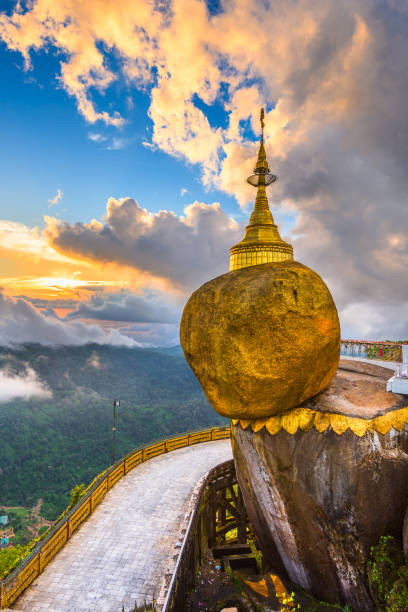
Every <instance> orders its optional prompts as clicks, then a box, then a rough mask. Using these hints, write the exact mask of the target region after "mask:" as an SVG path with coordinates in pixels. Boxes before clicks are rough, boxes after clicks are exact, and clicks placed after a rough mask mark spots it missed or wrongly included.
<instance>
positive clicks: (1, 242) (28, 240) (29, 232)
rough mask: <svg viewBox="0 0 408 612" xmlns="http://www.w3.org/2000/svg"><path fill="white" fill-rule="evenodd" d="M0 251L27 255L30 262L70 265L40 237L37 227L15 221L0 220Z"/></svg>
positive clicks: (68, 261) (66, 259)
mask: <svg viewBox="0 0 408 612" xmlns="http://www.w3.org/2000/svg"><path fill="white" fill-rule="evenodd" d="M0 249H2V250H4V251H12V252H13V253H17V254H18V253H21V254H29V255H30V259H31V261H33V259H34V260H39V259H44V260H48V261H53V262H60V263H65V264H66V263H72V261H71V260H70V259H69V258H67V257H65V256H63V255H61V254H60V253H58V252H57V251H56V250H55V249H53V248H52V247H51V246H50V245H49V244H48V242H46V241H45V240H44V239H43V238H42V237H41V235H40V233H39V230H38V228H37V227H33V228H31V227H27V226H26V225H24V224H23V223H17V222H15V221H1V220H0Z"/></svg>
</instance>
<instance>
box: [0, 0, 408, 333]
mask: <svg viewBox="0 0 408 612" xmlns="http://www.w3.org/2000/svg"><path fill="white" fill-rule="evenodd" d="M0 36H1V37H2V39H3V40H4V41H5V43H6V44H7V45H8V47H9V48H10V49H14V50H17V51H19V52H20V53H21V54H22V56H23V57H24V60H25V64H26V66H27V67H30V65H31V61H32V59H31V56H33V53H32V51H33V50H35V51H37V50H39V49H48V48H54V49H56V50H57V51H58V52H59V53H60V56H59V57H60V64H61V72H60V75H59V82H60V84H61V86H62V87H64V88H65V90H66V91H67V92H68V93H69V94H70V95H72V96H74V98H75V100H76V102H77V105H78V110H79V112H80V113H81V114H82V115H83V116H84V117H85V119H86V120H87V121H89V122H91V123H94V122H96V121H98V120H100V121H102V122H105V123H106V124H108V125H113V126H118V127H120V126H121V125H123V124H124V122H125V120H126V117H122V116H120V115H119V114H118V113H117V112H115V111H110V110H109V111H107V110H99V109H97V108H96V107H95V104H94V102H93V99H94V98H93V93H94V92H98V93H103V92H105V91H107V89H108V88H109V87H110V86H111V85H112V84H113V83H114V81H115V80H116V79H119V78H121V79H122V80H123V79H125V80H126V81H127V83H129V86H133V87H138V88H140V89H144V90H146V91H148V92H149V93H150V96H151V103H150V109H149V115H150V118H151V120H152V121H153V134H152V141H151V142H150V143H147V145H150V146H152V147H159V148H160V149H161V150H163V151H165V152H167V153H169V154H171V155H174V156H176V157H179V158H182V159H186V160H187V161H188V162H190V163H194V164H199V165H200V166H201V169H202V179H203V181H204V183H205V184H207V185H216V186H217V187H219V188H220V189H223V190H224V191H225V192H226V193H228V194H234V195H235V196H236V198H237V200H238V202H239V203H240V205H242V206H244V205H245V204H246V203H247V202H248V200H249V199H251V198H252V197H253V192H252V190H251V188H250V187H249V186H247V187H246V186H245V185H244V184H243V182H242V179H243V177H245V176H246V175H247V174H248V168H250V167H251V165H252V164H253V161H254V156H255V153H256V144H255V143H254V142H253V133H252V130H254V129H257V116H258V109H259V106H260V105H261V104H265V103H266V102H269V105H268V104H267V105H266V107H267V108H266V110H267V112H266V147H267V151H268V155H269V161H270V165H271V168H272V169H273V171H274V172H276V173H277V174H278V175H279V176H280V181H279V183H277V185H276V186H275V187H274V190H273V194H274V195H273V200H274V202H275V203H277V204H279V205H280V206H281V207H282V208H283V210H288V211H291V212H293V213H294V214H295V215H296V218H297V224H296V227H295V229H294V232H293V237H292V240H291V241H292V242H293V244H294V249H295V255H296V258H297V259H298V260H300V261H302V262H304V263H305V264H307V265H310V266H312V267H313V268H314V269H316V270H317V271H318V272H319V273H320V274H321V275H322V276H323V277H324V279H325V280H326V281H327V282H328V284H329V287H330V289H331V290H332V291H333V294H334V297H335V300H336V302H337V304H338V306H339V308H340V311H341V314H342V317H343V315H344V317H343V318H342V323H343V334H344V335H354V334H356V335H360V334H362V333H363V330H364V331H366V332H367V334H370V335H371V336H372V337H380V336H381V335H383V334H384V335H386V336H391V335H392V334H394V335H396V334H397V331H396V330H398V335H404V336H408V322H407V317H406V315H405V312H406V304H407V303H408V284H407V283H406V282H404V279H406V278H407V273H408V241H407V240H406V234H407V215H406V205H407V196H406V194H407V191H408V173H407V171H406V160H407V157H408V116H407V113H406V100H407V99H408V79H407V76H406V75H407V74H408V5H407V4H406V3H403V2H397V1H394V0H376V1H373V2H366V1H365V0H357V1H356V0H338V1H337V2H327V0H298V1H296V2H289V3H288V2H286V1H285V0H278V1H276V2H273V3H269V2H266V3H264V2H261V3H260V2H255V0H225V1H224V2H222V3H221V5H220V9H219V10H218V11H217V14H211V12H210V11H209V10H208V9H207V5H206V4H205V3H204V2H203V1H200V0H174V1H173V2H172V3H171V4H168V5H167V4H163V3H160V2H159V3H153V2H152V3H150V2H136V3H127V4H126V8H125V9H124V7H123V4H122V3H113V2H111V1H110V0H100V2H98V3H93V2H86V3H84V2H82V1H80V0H71V1H70V2H66V0H34V1H33V2H32V3H30V4H29V5H28V8H23V7H22V5H21V4H20V3H18V4H17V5H16V9H15V11H14V13H13V14H12V15H10V16H7V15H5V14H3V15H0ZM112 54H114V56H115V71H113V70H114V69H113V68H112V62H110V61H109V59H110V57H111V56H112ZM98 99H99V100H100V99H101V98H100V96H98ZM107 108H109V106H108V105H107ZM214 109H218V116H222V117H223V120H222V121H221V120H220V121H219V122H218V123H217V121H215V120H211V121H210V120H209V117H210V116H212V115H211V113H210V112H209V111H211V110H212V111H213V110H214ZM191 206H192V208H191V210H190V211H188V212H186V217H185V219H184V220H183V219H178V218H177V217H176V216H175V215H172V213H167V212H166V213H159V214H158V215H154V216H149V215H148V214H147V213H146V212H145V211H143V210H142V209H141V208H140V207H138V205H137V204H136V203H135V202H134V201H133V200H130V199H127V200H110V205H108V212H107V221H106V223H105V224H104V225H102V224H100V223H98V222H93V223H91V224H89V225H84V224H78V225H63V224H60V223H59V222H57V221H55V220H52V221H49V225H48V236H49V239H50V241H51V243H52V244H53V245H54V247H55V248H56V249H58V251H59V252H61V253H65V254H69V255H70V256H71V255H75V254H78V255H81V256H82V257H85V258H89V259H90V260H100V261H113V262H117V263H120V264H122V265H128V266H133V267H136V268H138V269H142V270H148V271H150V272H151V273H152V274H153V275H156V276H161V277H164V278H169V279H171V280H172V281H173V282H175V283H178V284H179V285H180V286H184V287H194V286H195V285H196V284H199V283H200V282H201V281H202V280H205V278H208V276H209V271H210V275H212V276H214V275H215V274H217V273H219V272H221V271H223V270H224V269H225V268H223V267H222V266H221V263H220V262H221V261H225V258H226V254H227V249H228V247H229V246H231V244H233V243H234V242H236V239H237V237H238V236H237V234H239V233H240V232H238V231H237V230H235V229H234V227H233V226H232V225H231V222H230V221H229V220H227V219H226V217H225V215H224V213H223V212H222V210H221V209H219V208H218V209H213V210H211V209H210V208H209V207H207V208H206V209H205V211H206V213H208V214H198V210H199V207H205V206H206V205H204V204H193V205H191ZM213 206H215V205H213ZM194 219H197V220H199V221H200V222H201V221H203V220H204V219H206V220H207V221H208V223H209V224H210V225H211V222H213V221H217V222H219V221H221V227H223V228H224V230H223V229H220V231H219V232H218V233H217V231H216V228H215V226H214V225H212V226H211V229H210V230H206V231H201V229H200V227H199V226H194V221H193V220H194ZM128 222H129V224H128V225H127V223H128ZM125 225H126V226H127V227H125ZM161 228H163V229H166V231H168V235H165V232H164V231H163V232H162V235H161V240H160V241H159V239H158V238H159V230H161ZM210 236H212V237H213V238H214V241H213V242H211V239H210V238H209V237H210ZM205 239H208V240H209V242H205V241H204V240H205ZM221 253H222V255H221ZM213 262H215V265H213ZM216 262H219V263H216ZM404 309H405V310H404ZM395 318H396V319H397V321H398V325H396V324H395ZM390 330H393V331H390Z"/></svg>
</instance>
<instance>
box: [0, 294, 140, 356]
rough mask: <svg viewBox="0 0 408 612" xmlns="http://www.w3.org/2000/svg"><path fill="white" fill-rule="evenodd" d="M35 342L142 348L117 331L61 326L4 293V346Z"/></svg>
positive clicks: (0, 324)
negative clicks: (93, 343)
mask: <svg viewBox="0 0 408 612" xmlns="http://www.w3.org/2000/svg"><path fill="white" fill-rule="evenodd" d="M29 342H35V343H39V344H44V345H47V346H56V345H73V346H79V345H82V344H88V343H90V342H95V343H96V344H112V345H115V346H137V345H138V344H137V343H136V342H135V341H134V340H132V339H131V338H128V337H126V336H123V335H122V334H120V333H119V332H118V331H116V330H109V331H106V332H105V331H103V330H102V329H101V328H100V327H99V326H97V325H85V324H84V323H82V322H81V321H69V322H67V323H65V322H61V321H59V320H58V319H54V318H52V317H46V316H44V315H42V314H41V313H39V312H37V311H36V310H35V308H34V307H33V306H32V305H31V304H29V303H28V302H25V301H24V300H22V299H17V300H13V299H11V298H8V297H6V296H4V295H2V294H1V293H0V345H1V346H15V345H18V344H24V343H29Z"/></svg>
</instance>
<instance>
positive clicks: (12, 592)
mask: <svg viewBox="0 0 408 612" xmlns="http://www.w3.org/2000/svg"><path fill="white" fill-rule="evenodd" d="M230 435H231V430H230V427H229V426H227V427H212V428H211V429H204V430H201V431H195V432H192V433H187V434H183V435H181V436H176V437H174V438H170V439H168V440H161V441H160V442H155V443H153V444H150V445H149V446H145V447H143V448H140V449H138V450H134V451H131V452H130V453H128V454H127V455H125V456H124V457H122V459H120V460H119V461H118V462H117V463H115V465H113V466H111V467H110V468H109V469H108V470H107V471H106V472H104V473H103V475H102V476H101V477H100V478H98V480H97V481H96V482H95V483H94V484H93V485H92V487H91V488H90V489H89V490H88V491H87V493H86V494H85V495H84V497H82V498H81V499H80V500H79V501H78V503H77V504H76V505H75V506H74V507H73V508H72V509H71V510H70V511H69V512H68V513H67V514H66V515H65V516H64V518H62V519H61V520H60V521H59V522H58V523H57V524H56V525H54V527H53V528H52V530H51V532H50V533H49V534H48V535H47V537H46V538H45V539H44V540H43V541H41V542H39V543H38V544H37V545H36V547H35V548H34V550H33V551H32V552H31V553H30V555H29V556H28V557H26V558H25V559H24V560H23V561H22V562H21V563H20V565H19V566H18V567H16V569H15V570H13V572H11V574H10V575H9V576H7V578H5V579H4V580H0V608H8V607H9V606H10V605H11V604H12V603H13V602H14V601H15V600H16V599H17V598H18V597H19V596H20V595H21V593H22V592H23V591H25V589H26V588H27V587H28V586H30V584H31V583H32V582H33V580H34V579H35V578H36V577H37V576H38V575H39V574H41V572H42V571H43V570H44V568H45V567H46V566H47V565H48V563H49V562H50V561H51V559H52V558H53V557H54V556H55V555H56V554H57V552H58V551H59V550H60V549H61V548H62V547H63V546H64V545H65V543H66V542H67V541H68V540H69V539H70V537H71V536H72V534H73V533H74V531H75V530H76V529H78V527H79V526H80V525H81V523H83V521H84V520H85V519H86V518H88V516H89V515H90V514H92V512H93V511H94V510H95V508H96V506H97V505H98V504H99V503H100V502H101V501H102V499H103V498H104V496H105V495H106V493H107V492H108V491H109V490H110V489H111V488H112V487H113V486H114V485H115V484H116V483H117V482H118V481H119V480H120V479H121V478H122V476H125V475H126V474H127V473H128V472H129V471H130V470H132V469H133V468H134V467H136V466H137V465H139V464H140V463H144V462H145V461H148V460H149V459H152V458H153V457H157V455H162V454H163V453H168V452H171V451H173V450H176V449H177V448H183V447H185V446H192V445H193V444H198V443H200V442H210V441H212V440H222V439H224V438H229V437H230Z"/></svg>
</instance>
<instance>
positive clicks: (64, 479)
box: [0, 345, 226, 519]
mask: <svg viewBox="0 0 408 612" xmlns="http://www.w3.org/2000/svg"><path fill="white" fill-rule="evenodd" d="M27 368H32V369H33V370H35V372H36V374H37V376H38V378H40V379H41V380H42V381H43V382H44V383H45V385H46V386H47V387H48V388H49V389H50V391H51V392H52V397H51V398H50V399H29V400H22V399H19V400H12V401H9V402H6V403H3V404H0V432H1V444H0V505H5V506H13V505H22V506H32V505H34V504H35V503H36V501H37V500H38V498H40V497H41V498H43V500H44V505H43V512H42V513H43V514H44V516H45V517H47V518H49V519H53V518H55V517H56V516H57V515H58V514H59V512H60V511H61V510H62V509H63V508H64V507H65V506H66V504H67V502H68V500H69V491H70V489H71V488H72V487H73V486H74V485H75V484H77V483H82V482H83V483H88V482H89V481H90V480H91V479H92V478H93V477H94V476H95V475H96V474H98V473H99V472H101V471H102V470H103V469H104V468H106V467H107V466H108V465H110V464H111V463H112V413H113V408H112V400H113V399H114V398H118V399H120V400H121V404H120V408H119V409H118V410H117V457H120V456H121V455H123V454H125V453H126V452H128V451H129V450H130V449H132V448H135V447H137V446H138V445H140V444H144V443H147V442H150V441H152V440H154V439H157V438H162V437H167V436H171V435H172V434H175V433H178V432H183V431H187V430H193V429H197V428H201V427H207V426H211V425H218V424H221V423H222V424H224V423H225V422H226V420H225V419H223V418H222V417H220V416H218V415H217V414H216V413H215V411H214V410H213V409H212V408H211V406H210V405H209V404H208V402H207V400H206V399H205V397H204V395H203V393H202V391H201V388H200V386H199V384H198V382H197V381H196V379H195V377H194V375H193V374H192V372H191V370H190V369H189V367H188V365H187V364H186V362H185V360H184V357H183V355H182V353H181V350H180V349H179V348H175V349H170V350H169V349H167V350H166V349H165V350H163V351H160V350H153V349H152V350H148V349H135V348H132V349H127V348H116V347H110V346H99V345H87V346H81V347H59V348H45V347H43V346H39V345H30V346H25V347H24V348H23V349H21V350H10V349H0V370H1V371H3V370H5V369H6V370H8V371H9V372H13V373H20V374H23V373H24V372H26V371H27Z"/></svg>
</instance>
